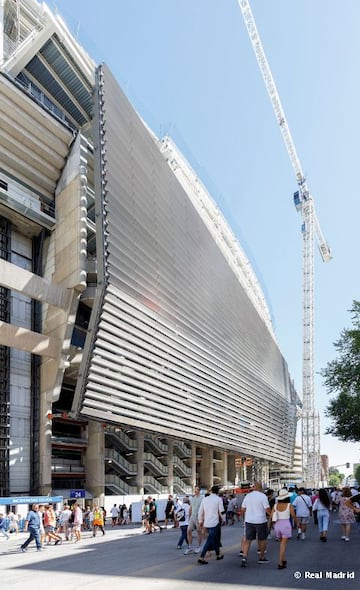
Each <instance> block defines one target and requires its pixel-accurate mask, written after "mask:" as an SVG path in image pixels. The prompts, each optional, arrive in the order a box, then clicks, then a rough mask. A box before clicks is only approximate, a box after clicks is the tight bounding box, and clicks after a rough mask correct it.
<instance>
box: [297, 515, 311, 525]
mask: <svg viewBox="0 0 360 590" xmlns="http://www.w3.org/2000/svg"><path fill="white" fill-rule="evenodd" d="M298 522H299V523H300V524H309V517H308V516H298Z"/></svg>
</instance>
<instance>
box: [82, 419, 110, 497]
mask: <svg viewBox="0 0 360 590" xmlns="http://www.w3.org/2000/svg"><path fill="white" fill-rule="evenodd" d="M85 471H86V488H87V489H88V490H89V492H90V493H91V494H92V495H93V497H94V498H96V499H97V500H98V501H99V504H100V506H104V502H105V429H104V427H103V425H102V424H101V423H100V422H92V421H90V422H89V424H88V448H87V451H86V455H85Z"/></svg>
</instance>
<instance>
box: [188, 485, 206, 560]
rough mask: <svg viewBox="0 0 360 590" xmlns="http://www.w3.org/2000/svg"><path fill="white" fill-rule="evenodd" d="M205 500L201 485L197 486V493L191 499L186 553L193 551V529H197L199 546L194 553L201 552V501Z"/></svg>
mask: <svg viewBox="0 0 360 590" xmlns="http://www.w3.org/2000/svg"><path fill="white" fill-rule="evenodd" d="M202 501H203V497H202V496H201V494H200V487H199V486H196V488H195V493H194V495H193V497H192V498H191V500H190V518H189V526H188V532H187V541H188V548H187V549H186V551H185V553H184V554H185V555H187V554H188V553H192V552H193V544H192V542H193V531H196V535H197V547H196V549H195V551H194V553H200V551H201V543H202V540H203V535H202V530H201V529H200V526H199V510H200V506H201V502H202Z"/></svg>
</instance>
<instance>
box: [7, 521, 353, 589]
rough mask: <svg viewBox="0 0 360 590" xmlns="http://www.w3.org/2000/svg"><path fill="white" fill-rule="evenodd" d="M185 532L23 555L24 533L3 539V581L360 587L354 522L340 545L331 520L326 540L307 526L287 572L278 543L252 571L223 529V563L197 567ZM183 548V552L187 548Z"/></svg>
mask: <svg viewBox="0 0 360 590" xmlns="http://www.w3.org/2000/svg"><path fill="white" fill-rule="evenodd" d="M179 536H180V533H179V531H178V529H176V530H175V529H168V530H166V531H164V532H162V533H158V532H157V533H155V534H152V535H144V534H143V533H142V530H141V527H139V526H137V525H130V526H126V527H116V528H114V529H112V528H111V527H109V526H108V527H107V529H106V535H105V536H104V537H103V536H102V535H99V536H97V537H96V538H95V539H93V538H92V536H91V535H90V533H84V534H83V539H82V541H81V542H80V543H73V542H68V543H66V542H64V543H63V544H62V545H58V546H56V547H55V546H53V545H52V546H49V547H47V548H46V549H45V550H44V551H42V552H37V551H36V549H35V546H34V544H33V543H32V544H31V545H30V546H29V548H28V551H27V552H26V553H21V552H20V551H19V546H20V544H21V543H22V542H23V539H24V538H26V537H27V535H25V534H23V533H19V534H18V535H15V534H13V535H11V538H10V540H9V541H6V539H5V538H3V537H0V572H1V574H0V575H1V577H0V583H1V587H2V588H4V589H5V588H11V590H25V589H26V590H35V589H36V590H42V589H44V590H45V588H46V590H82V589H85V588H86V589H87V590H100V589H101V590H113V589H115V588H116V589H119V588H121V589H123V590H230V589H231V590H235V589H240V590H245V589H255V588H256V589H259V590H262V589H267V590H269V589H280V588H281V589H288V588H295V589H297V590H305V589H306V590H309V589H311V590H325V589H326V590H339V589H340V590H342V589H345V590H359V589H360V561H359V549H360V528H358V527H357V525H354V529H353V531H352V537H351V540H350V542H349V543H345V542H344V541H341V539H340V536H341V533H340V525H339V524H338V523H337V522H336V516H334V517H333V518H332V522H331V525H330V530H329V537H328V542H327V543H321V542H320V541H319V538H318V532H317V529H316V528H315V527H314V526H313V525H310V527H309V531H308V535H307V538H306V540H305V541H297V540H296V539H295V538H294V539H292V540H290V541H289V543H288V549H287V561H288V567H287V569H284V570H278V569H277V563H278V543H277V542H276V541H274V540H270V541H268V550H267V557H268V558H269V559H270V563H268V564H266V565H265V564H264V565H260V564H258V563H257V554H256V546H255V545H254V544H253V545H254V546H252V547H251V550H250V554H249V560H248V567H247V568H241V565H240V563H241V558H240V557H239V549H240V539H241V536H242V527H241V525H239V524H236V525H235V526H233V527H223V529H222V542H223V553H224V556H225V558H224V560H222V561H216V560H215V558H214V556H213V557H211V558H210V559H209V563H208V565H198V563H197V557H198V556H197V555H194V554H190V555H184V554H183V553H184V550H182V551H179V550H177V549H176V545H177V542H178V538H179ZM184 549H185V548H184Z"/></svg>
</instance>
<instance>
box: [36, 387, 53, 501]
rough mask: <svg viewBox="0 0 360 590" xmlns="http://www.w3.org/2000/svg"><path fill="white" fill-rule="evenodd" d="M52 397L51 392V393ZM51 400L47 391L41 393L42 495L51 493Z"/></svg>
mask: <svg viewBox="0 0 360 590" xmlns="http://www.w3.org/2000/svg"><path fill="white" fill-rule="evenodd" d="M50 397H51V394H50ZM51 406H52V404H51V402H50V401H48V396H47V394H46V392H42V393H41V395H40V432H39V473H40V490H39V493H40V495H41V496H47V495H48V494H51V487H52V486H51V434H52V421H51Z"/></svg>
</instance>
